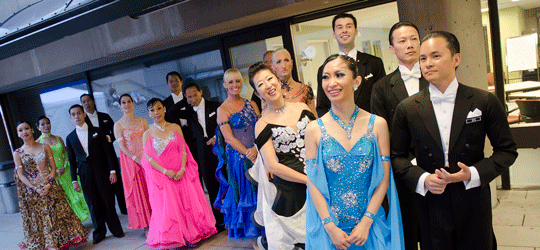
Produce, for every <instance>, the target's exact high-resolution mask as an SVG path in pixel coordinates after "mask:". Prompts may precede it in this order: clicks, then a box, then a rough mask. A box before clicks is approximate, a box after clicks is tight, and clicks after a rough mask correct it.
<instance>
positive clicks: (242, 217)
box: [213, 100, 261, 239]
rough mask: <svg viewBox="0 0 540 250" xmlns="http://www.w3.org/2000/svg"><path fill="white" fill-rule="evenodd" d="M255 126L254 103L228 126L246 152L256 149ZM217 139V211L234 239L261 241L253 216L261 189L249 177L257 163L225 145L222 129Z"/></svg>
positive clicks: (237, 113)
mask: <svg viewBox="0 0 540 250" xmlns="http://www.w3.org/2000/svg"><path fill="white" fill-rule="evenodd" d="M255 123H257V114H256V113H255V111H254V110H253V107H252V106H251V103H250V101H249V100H244V108H242V110H240V111H238V112H236V113H233V114H231V116H230V117H229V122H227V123H226V124H229V125H230V126H231V130H232V133H233V136H234V138H236V139H237V140H239V141H240V142H241V143H242V144H243V145H244V146H245V147H246V148H251V147H253V146H254V145H255V143H254V141H255ZM221 125H223V124H220V126H221ZM216 137H217V140H216V144H215V145H214V149H213V151H214V153H215V154H216V155H217V156H218V160H219V162H218V166H217V168H216V179H217V180H218V181H219V191H218V195H217V197H218V198H216V200H215V201H214V207H215V208H217V209H219V210H220V211H221V212H222V213H223V221H224V224H225V227H226V228H227V229H228V230H229V237H230V238H235V239H241V238H251V237H257V236H259V235H261V230H260V229H259V228H257V227H256V226H255V224H253V222H252V221H251V214H252V213H253V211H255V209H256V208H257V188H256V187H255V186H253V185H252V184H251V182H249V180H248V179H247V177H246V171H247V170H248V169H249V168H251V167H252V166H253V163H252V162H251V161H250V160H249V159H248V158H246V157H245V156H244V154H242V153H240V152H238V151H236V149H234V148H233V147H232V146H231V145H229V144H226V143H225V141H224V139H223V136H222V134H221V131H220V129H219V127H218V128H216Z"/></svg>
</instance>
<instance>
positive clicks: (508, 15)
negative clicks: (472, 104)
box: [481, 1, 540, 188]
mask: <svg viewBox="0 0 540 250" xmlns="http://www.w3.org/2000/svg"><path fill="white" fill-rule="evenodd" d="M481 8H482V9H481V14H482V24H483V26H484V30H485V31H486V32H485V33H486V36H485V38H486V48H487V49H488V50H489V52H488V56H489V63H488V65H487V81H488V89H489V90H490V91H492V92H495V86H494V85H495V77H494V70H493V64H492V63H491V62H492V61H493V60H502V65H503V78H504V79H503V81H504V92H505V97H506V98H505V100H504V102H505V103H504V104H505V106H506V108H507V111H508V121H509V123H511V124H510V129H511V131H512V133H513V135H514V140H515V141H516V143H517V146H518V154H519V157H518V158H517V159H516V162H515V163H514V164H513V166H512V167H511V168H510V183H509V184H510V185H511V187H512V188H516V187H517V188H519V187H529V186H538V185H540V181H539V180H540V173H538V171H537V170H536V166H538V158H539V157H540V150H538V146H539V145H540V144H538V141H539V140H538V136H537V135H538V133H537V132H536V131H537V128H538V126H540V113H538V110H540V109H538V108H537V107H540V104H539V103H540V77H539V69H538V52H539V51H540V50H539V46H538V40H539V39H538V30H539V28H540V2H539V1H499V3H498V14H499V23H500V27H499V34H500V37H501V53H502V58H493V54H492V44H491V35H492V34H491V32H490V20H489V13H488V11H489V10H488V6H487V2H486V1H481ZM526 48H528V49H526ZM531 55H532V58H533V59H534V58H535V57H536V60H537V62H536V64H535V63H533V64H532V65H527V64H526V63H525V62H526V60H525V59H526V58H531V57H529V56H531ZM531 128H532V129H531ZM531 133H532V134H531ZM501 184H502V182H501V181H498V185H501Z"/></svg>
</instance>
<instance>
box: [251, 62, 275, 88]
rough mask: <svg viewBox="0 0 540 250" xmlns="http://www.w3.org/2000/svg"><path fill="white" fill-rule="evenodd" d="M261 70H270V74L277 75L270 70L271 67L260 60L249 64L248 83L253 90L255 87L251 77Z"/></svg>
mask: <svg viewBox="0 0 540 250" xmlns="http://www.w3.org/2000/svg"><path fill="white" fill-rule="evenodd" d="M262 70H269V71H270V72H272V74H273V75H274V76H275V77H277V75H276V73H274V71H273V70H272V68H271V67H270V66H268V65H266V64H264V63H262V62H258V63H255V64H253V65H251V66H249V85H251V87H252V88H253V90H254V91H257V88H255V83H254V82H253V77H255V75H256V74H257V73H259V72H260V71H262ZM256 93H259V92H256Z"/></svg>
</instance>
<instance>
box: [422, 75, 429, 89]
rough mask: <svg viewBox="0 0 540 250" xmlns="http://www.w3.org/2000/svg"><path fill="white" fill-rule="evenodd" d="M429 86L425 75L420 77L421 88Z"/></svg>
mask: <svg viewBox="0 0 540 250" xmlns="http://www.w3.org/2000/svg"><path fill="white" fill-rule="evenodd" d="M427 86H429V82H428V81H427V80H426V78H424V76H421V77H420V90H422V89H424V88H427Z"/></svg>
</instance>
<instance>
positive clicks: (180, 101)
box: [163, 71, 192, 146]
mask: <svg viewBox="0 0 540 250" xmlns="http://www.w3.org/2000/svg"><path fill="white" fill-rule="evenodd" d="M165 79H166V80H167V86H169V90H170V91H171V95H170V96H168V97H167V98H165V100H163V104H164V105H165V110H166V113H165V120H166V121H167V122H170V123H176V124H178V125H179V126H180V128H182V133H183V134H184V137H186V138H190V137H191V136H192V135H191V131H190V129H189V128H188V127H187V125H188V124H187V120H186V118H187V108H188V107H189V104H188V103H187V100H186V98H184V95H183V93H182V85H183V83H184V82H183V81H182V77H181V76H180V73H178V72H176V71H171V72H169V73H167V76H166V77H165ZM186 142H187V143H188V145H190V144H192V142H190V141H187V140H186ZM190 146H192V145H190Z"/></svg>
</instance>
